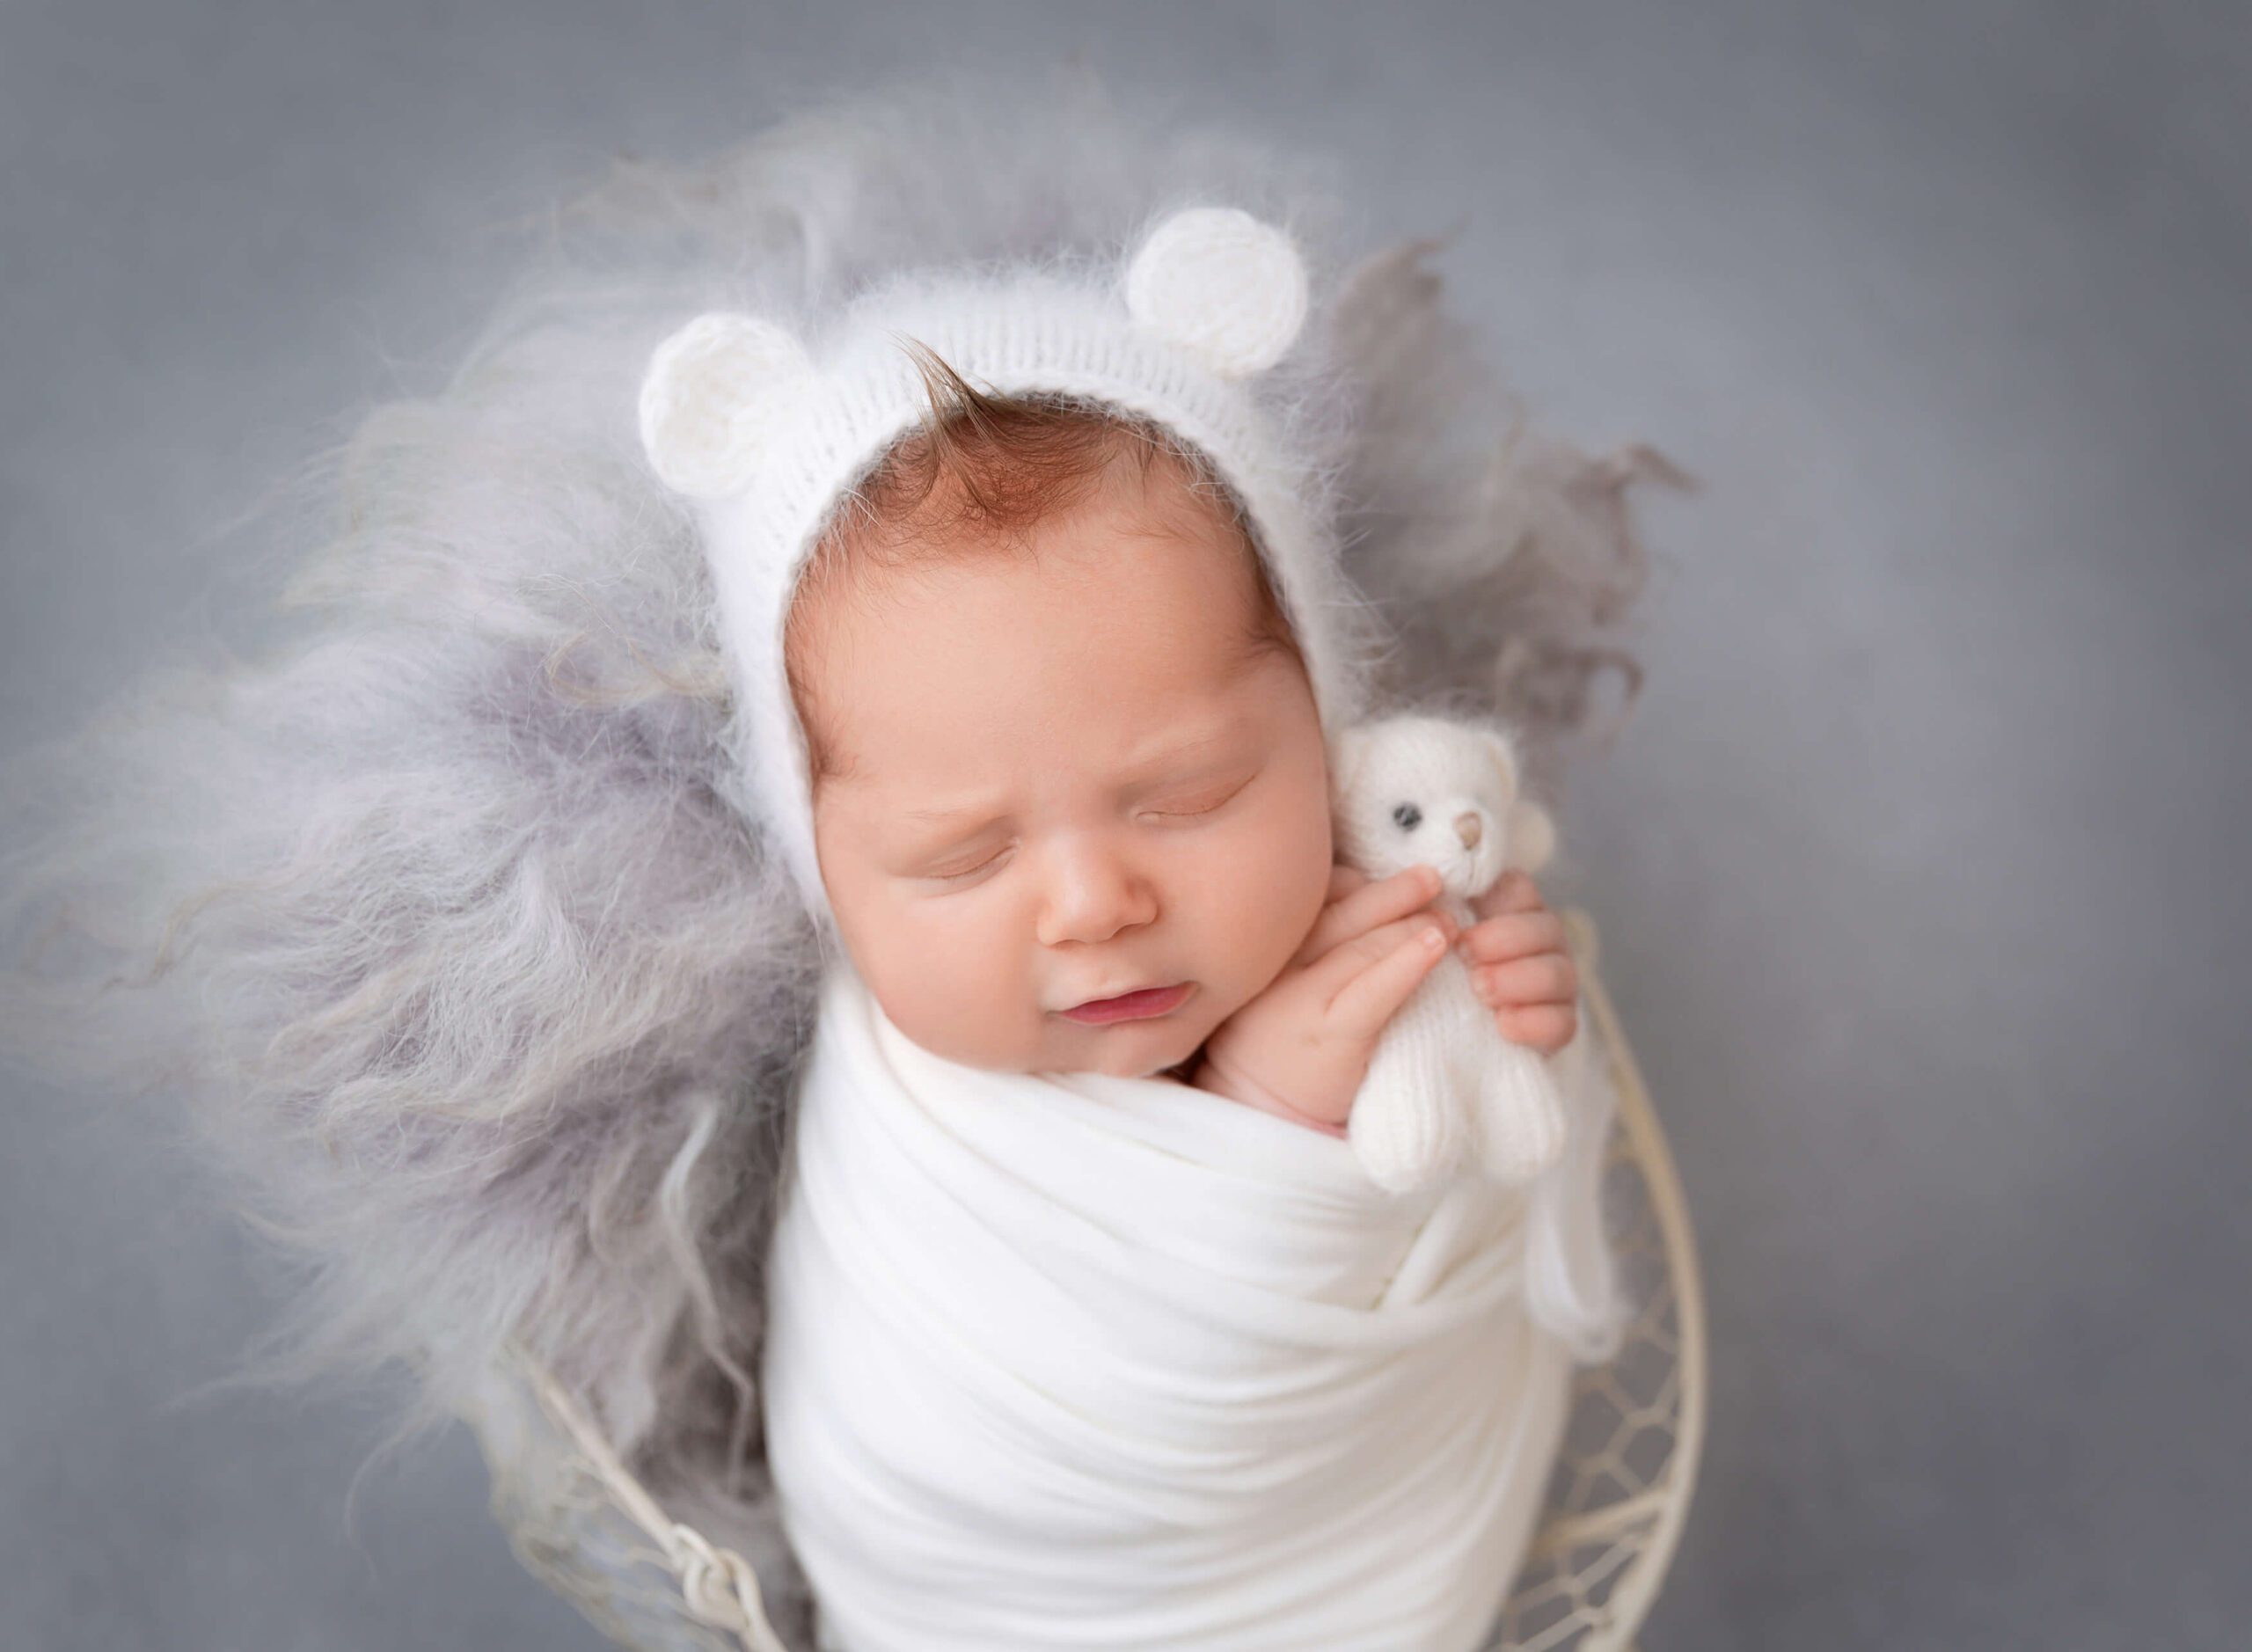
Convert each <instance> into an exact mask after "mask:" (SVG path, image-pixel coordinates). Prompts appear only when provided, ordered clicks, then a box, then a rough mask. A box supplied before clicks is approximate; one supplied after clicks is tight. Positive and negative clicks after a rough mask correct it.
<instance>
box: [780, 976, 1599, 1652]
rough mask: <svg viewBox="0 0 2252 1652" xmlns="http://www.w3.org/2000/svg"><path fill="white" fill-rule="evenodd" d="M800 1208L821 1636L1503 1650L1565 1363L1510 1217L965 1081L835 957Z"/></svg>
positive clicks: (1281, 1135)
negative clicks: (1499, 1621)
mask: <svg viewBox="0 0 2252 1652" xmlns="http://www.w3.org/2000/svg"><path fill="white" fill-rule="evenodd" d="M1583 1022H1584V1018H1583ZM1583 1039H1584V1034H1583ZM1580 1042H1583V1041H1576V1043H1575V1047H1574V1049H1572V1050H1568V1051H1567V1052H1566V1056H1568V1057H1569V1056H1573V1055H1574V1054H1575V1053H1576V1051H1577V1049H1578V1046H1579V1044H1580ZM1560 1066H1561V1067H1564V1068H1566V1069H1567V1070H1568V1071H1572V1072H1580V1073H1584V1072H1585V1071H1587V1068H1588V1064H1587V1063H1586V1062H1585V1061H1584V1060H1577V1061H1572V1062H1560ZM1571 1087H1572V1086H1569V1085H1568V1093H1569V1089H1570V1088H1571ZM1607 1114H1608V1109H1607V1108H1606V1109H1604V1115H1605V1120H1607ZM1585 1181H1586V1183H1587V1188H1588V1194H1589V1196H1590V1200H1591V1198H1592V1187H1593V1178H1592V1176H1590V1177H1587V1178H1585ZM783 1199H784V1203H783V1208H782V1210H781V1212H780V1215H779V1223H778V1226H777V1230H776V1233H775V1238H774V1244H773V1249H772V1253H771V1276H770V1303H771V1318H770V1321H769V1327H768V1332H767V1344H766V1350H765V1356H764V1382H765V1400H764V1403H765V1411H766V1429H767V1445H768V1454H769V1458H770V1461H771V1466H772V1469H773V1474H774V1480H775V1485H776V1488H777V1491H778V1494H779V1499H780V1507H781V1511H782V1517H783V1521H784V1524H785V1528H786V1531H787V1533H788V1535H789V1538H790V1539H791V1541H792V1544H793V1547H794V1548H795V1549H796V1551H797V1553H798V1555H799V1556H800V1558H801V1561H803V1563H804V1565H805V1568H806V1570H807V1573H808V1577H809V1578H810V1580H811V1582H812V1583H813V1586H814V1589H815V1594H816V1596H817V1597H818V1599H819V1601H820V1604H821V1612H822V1622H823V1647H824V1648H838V1649H841V1652H940V1648H945V1649H947V1652H973V1649H974V1652H1009V1649H1012V1648H1124V1647H1137V1648H1189V1649H1195V1652H1207V1649H1217V1648H1295V1647H1320V1648H1334V1649H1337V1652H1345V1649H1348V1648H1368V1649H1369V1652H1472V1649H1473V1648H1477V1647H1479V1646H1480V1645H1481V1644H1482V1641H1483V1639H1484V1637H1485V1635H1486V1634H1487V1633H1488V1628H1489V1626H1490V1624H1491V1622H1492V1619H1493V1617H1494V1614H1495V1611H1496V1610H1497V1608H1498V1606H1499V1604H1500V1602H1501V1599H1502V1597H1503V1592H1504V1590H1505V1589H1506V1587H1507V1585H1508V1583H1509V1581H1510V1576H1511V1575H1512V1574H1513V1573H1514V1572H1515V1570H1516V1568H1517V1565H1518V1563H1519V1561H1520V1559H1521V1557H1522V1553H1523V1551H1524V1546H1525V1545H1526V1542H1527V1541H1528V1539H1529V1537H1530V1535H1531V1531H1532V1524H1533V1522H1534V1519H1535V1517H1536V1515H1537V1513H1538V1511H1539V1506H1540V1502H1541V1498H1542V1494H1543V1491H1544V1489H1545V1482H1546V1479H1547V1473H1548V1469H1549V1466H1550V1464H1551V1463H1552V1461H1553V1459H1554V1454H1555V1451H1556V1447H1557V1444H1558V1440H1559V1436H1560V1434H1561V1429H1562V1425H1563V1419H1564V1414H1565V1407H1566V1393H1567V1387H1568V1368H1569V1363H1570V1355H1569V1354H1568V1351H1567V1349H1566V1346H1565V1344H1564V1343H1563V1342H1562V1341H1560V1340H1559V1339H1558V1338H1557V1337H1556V1336H1554V1335H1553V1334H1550V1333H1548V1332H1547V1331H1546V1330H1544V1329H1542V1328H1541V1327H1539V1325H1537V1324H1536V1323H1535V1322H1534V1320H1533V1319H1532V1317H1531V1315H1530V1313H1529V1312H1528V1309H1527V1305H1526V1292H1525V1272H1526V1270H1525V1265H1524V1258H1525V1254H1526V1248H1527V1247H1526V1243H1525V1232H1526V1225H1527V1224H1526V1221H1525V1211H1526V1210H1527V1208H1528V1202H1527V1201H1526V1199H1525V1198H1524V1195H1511V1194H1509V1193H1506V1192H1504V1191H1503V1190H1501V1189H1500V1188H1496V1187H1495V1186H1494V1185H1493V1184H1490V1183H1488V1182H1484V1181H1481V1180H1480V1179H1478V1178H1476V1177H1472V1176H1466V1177H1462V1178H1459V1179H1458V1180H1456V1181H1452V1182H1451V1183H1448V1184H1446V1185H1445V1186H1444V1187H1442V1188H1437V1189H1433V1190H1430V1191H1429V1192H1425V1193H1422V1194H1416V1195H1405V1196H1402V1195H1392V1194H1387V1193H1385V1192H1383V1191H1382V1190H1380V1189H1378V1188H1377V1187H1375V1186H1374V1185H1373V1184H1372V1183H1371V1182H1370V1181H1369V1180H1368V1179H1367V1177H1366V1175H1365V1174H1364V1173H1363V1172H1362V1170H1361V1169H1360V1167H1359V1166H1358V1165H1357V1163H1356V1160H1355V1159H1354V1157H1353V1153H1352V1151H1351V1149H1350V1148H1349V1146H1348V1145H1347V1144H1345V1143H1344V1142H1343V1141H1342V1140H1340V1139H1337V1138H1335V1137H1328V1136H1325V1135H1322V1134H1320V1133H1318V1132H1316V1131H1313V1130H1311V1129H1305V1128H1303V1127H1301V1126H1298V1125H1294V1124H1292V1123H1290V1122H1286V1121H1284V1120H1282V1119H1278V1118H1276V1117H1273V1116H1270V1115H1267V1114H1264V1113H1261V1112H1257V1111H1255V1110H1254V1109H1252V1108H1250V1107H1242V1106H1239V1105H1237V1104H1235V1103H1233V1102H1231V1101H1227V1100H1223V1099H1221V1098H1219V1097H1217V1096H1213V1095H1210V1094H1209V1093H1204V1092H1203V1091H1199V1090H1195V1089H1191V1088H1189V1087H1188V1086H1186V1085H1180V1084H1176V1083H1174V1082H1172V1081H1170V1080H1166V1079H1159V1078H1112V1077H1108V1076H1105V1075H1101V1074H1095V1073H1054V1074H1037V1075H1035V1074H1024V1073H998V1072H989V1071H981V1070H977V1069H974V1068H969V1067H965V1066H961V1065H958V1064H954V1063H952V1062H949V1061H947V1060H944V1059H942V1058H940V1057H939V1056H933V1055H932V1054H931V1053H929V1052H928V1051H926V1050H925V1049H921V1048H920V1047H919V1046H918V1045H916V1044H914V1043H912V1042H910V1041H909V1040H908V1039H907V1038H906V1037H905V1036H904V1035H903V1034H901V1033H900V1032H899V1031H898V1030H897V1028H896V1027H894V1026H892V1024H891V1023H890V1022H889V1020H887V1019H886V1018H885V1017H884V1015H883V1013H882V1012H881V1009H880V1008H879V1006H878V1005H876V1003H875V1001H874V998H872V997H871V996H870V995H869V993H868V992H867V990H866V986H865V984H864V983H862V982H861V980H860V979H859V976H858V975H857V974H856V973H855V972H854V971H853V970H852V967H851V966H850V964H849V963H847V962H844V961H841V960H840V961H837V962H836V963H834V964H833V965H832V966H831V969H830V975H829V976H828V978H827V979H826V981H825V982H824V984H823V996H822V1010H821V1020H820V1024H819V1027H818V1029H817V1031H816V1033H815V1041H814V1046H813V1049H812V1050H811V1052H810V1053H809V1056H808V1064H807V1065H806V1068H805V1070H804V1074H803V1080H802V1088H801V1093H800V1099H799V1106H798V1114H797V1125H796V1137H795V1145H794V1149H793V1166H792V1170H791V1173H790V1175H789V1177H788V1178H787V1180H786V1184H785V1192H784V1195H783ZM1598 1242H1599V1239H1598ZM1536 1266H1539V1263H1538V1262H1536Z"/></svg>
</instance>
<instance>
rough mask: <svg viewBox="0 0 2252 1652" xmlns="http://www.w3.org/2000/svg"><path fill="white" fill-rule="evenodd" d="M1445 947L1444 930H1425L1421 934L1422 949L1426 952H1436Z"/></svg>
mask: <svg viewBox="0 0 2252 1652" xmlns="http://www.w3.org/2000/svg"><path fill="white" fill-rule="evenodd" d="M1445 945H1446V932H1445V931H1444V930H1443V929H1427V930H1425V931H1424V932H1423V949H1424V950H1425V951H1426V952H1437V950H1438V949H1439V948H1440V947H1444V946H1445Z"/></svg>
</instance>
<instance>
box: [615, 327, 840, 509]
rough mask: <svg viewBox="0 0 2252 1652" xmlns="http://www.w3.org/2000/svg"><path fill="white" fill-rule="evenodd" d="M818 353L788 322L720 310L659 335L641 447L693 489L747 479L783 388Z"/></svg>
mask: <svg viewBox="0 0 2252 1652" xmlns="http://www.w3.org/2000/svg"><path fill="white" fill-rule="evenodd" d="M812 373H813V362H812V361H811V360H810V359H809V358H808V356H807V355H806V348H805V346H804V345H803V344H801V343H800V342H799V340H798V337H797V335H796V334H795V333H792V332H791V331H790V330H789V329H788V328H787V327H785V326H782V325H779V324H778V323H776V322H773V321H769V320H767V319H766V318H764V317H761V316H746V315H739V314H735V313H734V312H732V311H711V312H710V313H708V314H706V315H701V316H698V317H697V318H696V319H695V320H693V321H691V322H690V323H689V324H688V325H686V326H684V327H683V328H681V329H680V331H678V332H677V333H674V334H673V335H672V336H671V337H670V338H669V339H667V340H665V341H664V342H663V343H662V344H660V345H659V346H658V347H656V350H655V352H654V354H653V355H651V356H650V357H649V366H648V369H647V372H646V373H644V374H643V376H642V378H641V406H640V414H641V448H642V450H643V451H644V452H646V453H647V455H648V457H649V465H650V468H651V469H653V470H654V471H656V473H657V475H658V477H659V479H661V480H662V481H663V483H664V484H665V486H668V487H669V488H671V489H673V490H674V491H675V492H676V493H686V494H688V495H689V496H690V497H691V498H694V499H716V498H720V497H722V496H724V495H726V494H728V493H734V492H735V491H736V490H737V489H739V488H741V487H742V485H743V484H744V483H745V482H747V481H749V479H750V472H751V470H752V467H753V466H754V465H755V464H756V463H757V457H758V450H759V447H760V444H761V443H762V442H764V440H765V437H766V431H767V428H768V425H769V423H770V421H771V418H772V416H773V413H774V411H775V410H776V409H777V408H779V407H780V406H783V405H785V396H784V392H785V391H787V390H789V389H790V388H791V387H792V386H793V385H794V384H799V383H800V382H801V381H802V380H804V379H806V378H808V377H810V376H812Z"/></svg>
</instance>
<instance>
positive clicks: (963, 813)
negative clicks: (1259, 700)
mask: <svg viewBox="0 0 2252 1652" xmlns="http://www.w3.org/2000/svg"><path fill="white" fill-rule="evenodd" d="M1234 733H1235V730H1234V729H1233V728H1232V727H1218V728H1210V729H1206V730H1203V731H1202V732H1200V733H1197V734H1195V735H1190V736H1189V737H1188V738H1187V739H1185V740H1175V741H1174V742H1170V743H1169V744H1167V745H1165V746H1162V747H1160V748H1159V749H1157V750H1155V751H1153V752H1152V753H1150V755H1149V756H1147V757H1141V758H1137V759H1136V760H1135V761H1134V762H1132V763H1130V764H1128V765H1127V771H1128V772H1129V773H1147V772H1148V771H1152V770H1155V769H1161V768H1166V767H1168V766H1170V765H1172V764H1178V763H1181V762H1182V761H1184V760H1187V759H1190V758H1195V757H1203V755H1204V754H1205V753H1206V752H1209V751H1211V750H1212V749H1215V748H1217V747H1220V746H1225V745H1226V744H1228V743H1229V742H1230V740H1231V739H1232V736H1233V735H1234ZM899 812H900V814H901V815H904V816H905V817H906V818H907V819H909V820H912V821H920V822H925V823H928V824H932V825H939V826H943V825H947V824H949V823H951V822H955V821H963V820H970V819H974V818H978V817H983V816H990V815H991V814H992V813H993V812H994V811H993V810H992V809H991V808H990V807H989V806H988V805H986V804H983V803H970V804H965V805H963V806H961V807H960V808H903V809H901V810H900V811H899Z"/></svg>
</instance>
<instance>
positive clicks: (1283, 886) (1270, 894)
mask: <svg viewBox="0 0 2252 1652" xmlns="http://www.w3.org/2000/svg"><path fill="white" fill-rule="evenodd" d="M1204 881H1205V883H1206V887H1207V888H1208V890H1209V891H1210V894H1209V896H1208V901H1207V907H1208V911H1209V913H1210V918H1211V920H1212V926H1211V929H1210V933H1211V935H1212V938H1213V944H1214V945H1215V946H1216V947H1218V948H1220V949H1221V950H1222V951H1223V953H1224V954H1225V957H1226V959H1227V973H1228V976H1229V978H1230V981H1231V983H1232V986H1233V988H1234V990H1235V997H1236V998H1237V999H1238V1001H1239V1004H1240V1003H1247V1002H1249V1001H1250V1000H1251V999H1252V998H1255V997H1257V996H1258V995H1259V994H1260V993H1261V992H1262V991H1264V990H1266V989H1267V988H1268V986H1269V984H1271V983H1273V981H1274V980H1275V977H1276V976H1278V975H1279V974H1281V973H1282V970H1283V967H1284V966H1285V965H1287V964H1288V963H1289V962H1290V961H1291V957H1292V956H1293V955H1294V954H1296V953H1297V951H1298V947H1299V946H1300V945H1301V944H1303V943H1304V941H1305V937H1306V935H1307V933H1308V932H1310V931H1311V930H1312V927H1313V925H1314V920H1315V919H1316V918H1318V917H1320V914H1321V906H1322V903H1323V901H1324V900H1325V899H1326V898H1327V894H1328V888H1329V840H1328V837H1327V833H1326V832H1323V833H1320V834H1318V835H1305V834H1298V833H1292V832H1291V831H1288V830H1273V829H1269V830H1254V831H1247V832H1246V833H1244V834H1241V835H1239V836H1238V837H1233V838H1232V839H1231V841H1230V842H1229V843H1228V844H1226V845H1225V852H1224V853H1222V854H1220V855H1218V856H1217V857H1216V858H1215V859H1214V860H1213V861H1212V862H1211V863H1210V865H1209V866H1207V868H1206V871H1205V879H1204Z"/></svg>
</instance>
